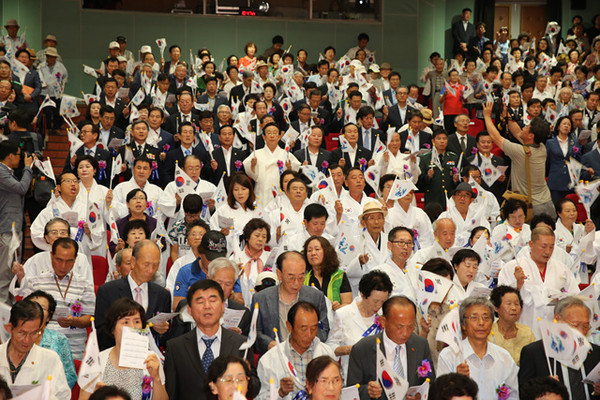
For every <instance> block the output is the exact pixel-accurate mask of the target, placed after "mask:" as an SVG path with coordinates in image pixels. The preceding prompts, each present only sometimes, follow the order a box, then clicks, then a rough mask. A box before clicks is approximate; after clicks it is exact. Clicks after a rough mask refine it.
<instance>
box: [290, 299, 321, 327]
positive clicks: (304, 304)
mask: <svg viewBox="0 0 600 400" xmlns="http://www.w3.org/2000/svg"><path fill="white" fill-rule="evenodd" d="M298 310H304V311H308V312H311V311H314V312H315V314H317V320H320V319H321V317H320V316H319V310H318V309H317V307H315V306H314V304H312V303H309V302H308V301H299V302H297V303H296V304H294V305H293V306H292V308H290V311H288V314H287V322H289V323H290V325H291V326H292V328H293V327H294V323H295V322H296V314H297V313H298Z"/></svg>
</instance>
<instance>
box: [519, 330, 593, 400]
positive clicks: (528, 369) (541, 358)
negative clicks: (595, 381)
mask: <svg viewBox="0 0 600 400" xmlns="http://www.w3.org/2000/svg"><path fill="white" fill-rule="evenodd" d="M598 362H600V347H599V346H597V345H595V344H592V350H591V351H590V352H588V354H587V357H586V359H585V361H584V362H583V366H584V369H585V371H586V372H587V373H589V372H590V371H591V370H592V369H593V368H594V367H595V366H596V365H597V364H598ZM550 365H554V359H553V358H552V357H550ZM556 366H557V368H556V371H554V375H558V380H559V381H560V382H562V383H564V378H563V374H562V368H561V367H560V363H556ZM546 376H550V371H548V362H547V361H546V352H545V351H544V344H543V343H542V341H541V340H538V341H537V342H533V343H530V344H528V345H527V346H525V347H523V349H522V350H521V365H520V367H519V386H522V385H525V384H526V383H527V382H528V381H529V380H530V379H532V378H537V377H546ZM570 384H571V387H573V382H570ZM579 385H583V383H581V382H579ZM588 387H589V389H590V397H591V398H592V399H600V396H592V390H593V388H592V387H591V386H588ZM573 400H575V399H573Z"/></svg>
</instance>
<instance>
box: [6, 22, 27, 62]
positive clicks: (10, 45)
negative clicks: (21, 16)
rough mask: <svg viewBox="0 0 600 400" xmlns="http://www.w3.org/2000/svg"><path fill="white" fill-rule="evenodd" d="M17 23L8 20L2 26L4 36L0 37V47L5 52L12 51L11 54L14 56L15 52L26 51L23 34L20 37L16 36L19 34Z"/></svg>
mask: <svg viewBox="0 0 600 400" xmlns="http://www.w3.org/2000/svg"><path fill="white" fill-rule="evenodd" d="M19 28H20V26H19V23H18V22H17V20H16V19H9V20H7V21H6V24H5V25H4V29H6V35H4V36H2V37H0V45H2V47H4V48H5V49H6V50H12V53H13V54H15V53H16V52H17V50H21V49H26V48H27V47H29V46H27V41H26V40H25V33H24V32H23V34H22V35H17V33H18V32H19Z"/></svg>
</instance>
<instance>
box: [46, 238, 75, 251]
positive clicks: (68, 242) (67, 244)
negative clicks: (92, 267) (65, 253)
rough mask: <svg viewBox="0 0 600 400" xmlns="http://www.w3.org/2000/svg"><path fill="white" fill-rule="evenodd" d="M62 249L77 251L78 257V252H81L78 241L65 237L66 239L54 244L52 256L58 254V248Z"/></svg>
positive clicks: (59, 239)
mask: <svg viewBox="0 0 600 400" xmlns="http://www.w3.org/2000/svg"><path fill="white" fill-rule="evenodd" d="M59 247H60V248H62V249H71V248H73V249H75V255H77V252H78V251H79V245H78V244H77V242H76V241H74V240H73V239H71V238H70V237H64V238H58V239H56V240H55V241H54V243H52V254H56V250H57V249H58V248H59Z"/></svg>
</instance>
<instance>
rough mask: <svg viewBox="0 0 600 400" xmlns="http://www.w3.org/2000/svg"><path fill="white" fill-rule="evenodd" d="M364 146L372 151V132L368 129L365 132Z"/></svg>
mask: <svg viewBox="0 0 600 400" xmlns="http://www.w3.org/2000/svg"><path fill="white" fill-rule="evenodd" d="M363 142H364V143H363V145H364V147H365V148H366V149H370V148H371V130H370V129H366V130H365V140H363Z"/></svg>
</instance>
